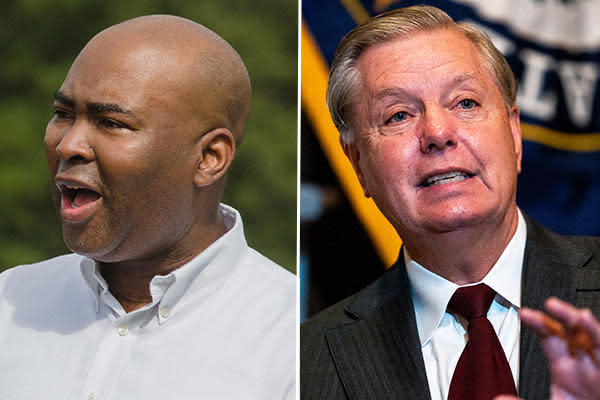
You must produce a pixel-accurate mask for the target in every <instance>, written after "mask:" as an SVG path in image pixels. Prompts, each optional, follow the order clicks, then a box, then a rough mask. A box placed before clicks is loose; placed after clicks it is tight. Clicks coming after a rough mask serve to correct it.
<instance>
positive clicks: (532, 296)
mask: <svg viewBox="0 0 600 400" xmlns="http://www.w3.org/2000/svg"><path fill="white" fill-rule="evenodd" d="M590 257H591V254H590V253H589V252H587V251H585V250H583V249H581V248H580V247H578V246H576V245H574V244H573V243H571V242H568V241H566V240H565V239H564V238H562V237H561V236H559V235H556V234H554V233H552V232H550V231H548V230H546V229H544V228H542V227H541V226H539V225H537V224H535V223H534V222H532V221H531V220H529V219H527V245H526V247H525V255H524V259H523V274H522V289H521V293H522V295H521V306H522V307H529V308H534V309H543V308H544V301H545V300H546V299H547V298H548V297H551V296H556V297H558V298H560V299H562V300H565V301H568V302H569V303H572V304H576V302H575V300H576V287H577V286H576V283H577V282H575V275H576V272H577V271H576V269H577V268H579V267H580V266H582V265H583V264H584V263H585V262H586V261H587V260H589V258H590ZM520 347H521V349H520V369H519V371H520V372H519V383H520V384H519V395H520V396H521V397H523V398H529V399H535V398H540V399H547V398H549V397H550V396H549V385H550V375H549V372H548V364H547V362H546V358H545V356H544V352H543V349H542V347H541V343H540V341H539V339H538V338H537V337H536V336H535V334H534V333H533V332H532V331H531V330H530V329H527V328H525V327H523V329H521V345H520Z"/></svg>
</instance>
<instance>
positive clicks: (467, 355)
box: [448, 283, 517, 400]
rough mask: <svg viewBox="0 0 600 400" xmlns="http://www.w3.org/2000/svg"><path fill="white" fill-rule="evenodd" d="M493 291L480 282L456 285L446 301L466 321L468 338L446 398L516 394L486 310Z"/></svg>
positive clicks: (465, 399) (470, 399)
mask: <svg viewBox="0 0 600 400" xmlns="http://www.w3.org/2000/svg"><path fill="white" fill-rule="evenodd" d="M495 296H496V292H495V291H494V290H493V289H490V288H489V287H488V286H486V285H484V284H483V283H481V284H479V285H476V286H467V287H463V288H459V289H458V290H457V291H456V292H455V293H454V295H453V296H452V298H451V299H450V303H449V304H448V309H449V310H450V311H452V312H453V313H456V314H459V315H461V316H463V317H464V318H465V319H466V320H467V321H468V323H469V324H468V326H467V333H468V335H469V340H468V342H467V345H466V346H465V349H464V350H463V352H462V354H461V355H460V358H459V359H458V364H456V369H455V370H454V375H452V381H451V382H450V390H449V392H448V400H492V399H493V398H494V397H495V396H497V395H499V394H512V395H515V396H516V395H517V391H516V389H515V383H514V381H513V377H512V374H511V372H510V365H509V364H508V360H507V359H506V355H505V354H504V350H502V345H500V341H499V340H498V336H497V335H496V332H494V327H493V326H492V324H491V323H490V321H489V320H488V319H487V316H486V315H487V312H488V310H489V308H490V305H491V304H492V301H493V300H494V297H495Z"/></svg>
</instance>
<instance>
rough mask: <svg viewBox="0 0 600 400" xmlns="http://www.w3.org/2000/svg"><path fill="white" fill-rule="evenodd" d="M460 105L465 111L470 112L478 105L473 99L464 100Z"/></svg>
mask: <svg viewBox="0 0 600 400" xmlns="http://www.w3.org/2000/svg"><path fill="white" fill-rule="evenodd" d="M458 105H459V106H460V107H461V108H462V109H464V110H470V109H471V108H473V107H475V106H476V105H477V103H476V102H475V100H472V99H464V100H461V101H460V102H459V103H458Z"/></svg>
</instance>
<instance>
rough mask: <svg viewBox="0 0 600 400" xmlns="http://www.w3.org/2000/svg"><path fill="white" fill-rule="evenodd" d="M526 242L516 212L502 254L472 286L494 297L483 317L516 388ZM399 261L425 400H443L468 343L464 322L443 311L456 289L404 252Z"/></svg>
mask: <svg viewBox="0 0 600 400" xmlns="http://www.w3.org/2000/svg"><path fill="white" fill-rule="evenodd" d="M526 238H527V228H526V226H525V220H524V219H523V215H522V214H521V212H520V211H519V222H518V226H517V230H516V232H515V234H514V235H513V237H512V238H511V240H510V242H509V243H508V245H507V246H506V248H505V249H504V252H503V253H502V254H501V255H500V258H499V259H498V261H497V262H496V264H494V266H493V267H492V269H491V270H490V272H489V273H488V274H487V275H486V276H485V278H483V279H482V280H481V282H477V283H473V284H472V285H476V284H478V283H485V284H486V285H487V286H489V287H491V288H492V289H494V290H495V291H496V293H497V295H496V297H495V298H494V301H493V302H492V305H491V306H490V310H489V311H488V314H487V318H488V319H489V321H490V322H491V324H492V326H493V327H494V330H495V331H496V334H497V335H498V339H499V340H500V344H501V345H502V348H503V350H504V354H505V355H506V358H507V359H508V363H509V365H510V369H511V372H512V375H513V378H514V380H515V385H516V386H517V388H518V377H519V333H520V329H521V328H520V321H519V315H518V311H519V308H520V307H521V270H522V267H523V254H524V252H525V240H526ZM404 257H405V260H406V269H407V273H408V277H409V280H410V283H411V294H412V299H413V303H414V308H415V316H416V320H417V329H418V332H419V339H420V341H421V350H422V352H423V359H424V361H425V370H426V372H427V381H428V383H429V390H430V392H431V398H432V400H444V399H447V398H448V390H449V388H450V382H451V380H452V374H453V373H454V368H455V367H456V364H457V363H458V359H459V358H460V355H461V353H462V351H463V349H464V348H465V345H466V343H467V340H468V336H467V334H466V326H467V321H466V320H465V319H464V318H463V317H461V316H459V315H456V314H451V313H450V312H448V311H447V310H446V308H447V306H448V302H449V301H450V298H451V297H452V295H453V294H454V292H455V291H456V289H457V288H458V287H459V286H458V285H456V284H454V283H452V282H450V281H448V280H446V279H445V278H442V277H441V276H439V275H437V274H434V273H433V272H431V271H429V270H428V269H426V268H424V267H423V266H421V265H419V264H418V263H417V262H415V261H414V260H412V259H411V258H410V255H409V254H408V252H406V250H405V251H404ZM465 286H471V285H465Z"/></svg>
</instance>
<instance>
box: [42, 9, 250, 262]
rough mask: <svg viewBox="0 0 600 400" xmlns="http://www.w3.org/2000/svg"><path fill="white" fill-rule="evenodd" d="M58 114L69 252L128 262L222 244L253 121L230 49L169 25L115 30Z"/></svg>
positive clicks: (83, 66)
mask: <svg viewBox="0 0 600 400" xmlns="http://www.w3.org/2000/svg"><path fill="white" fill-rule="evenodd" d="M54 108H55V116H54V118H53V119H52V120H51V121H50V122H49V123H48V127H47V129H46V137H45V140H44V144H45V148H46V157H47V160H48V167H49V169H50V173H51V176H52V177H53V181H54V182H53V183H54V185H53V186H54V188H55V192H54V197H55V203H56V207H57V209H58V210H59V213H60V216H61V220H62V224H63V235H64V238H65V242H66V243H67V246H69V248H70V249H71V250H73V251H74V252H77V253H80V254H84V255H87V256H89V257H92V258H94V259H95V260H97V261H102V262H119V261H123V260H128V259H129V260H131V259H140V258H144V257H146V258H147V257H155V256H157V255H158V254H162V253H164V252H165V251H168V250H169V249H177V251H178V252H183V253H185V252H187V253H189V254H195V253H197V251H198V250H199V248H202V246H203V245H208V243H210V242H211V240H214V239H215V238H216V235H217V233H216V232H217V230H218V229H217V227H219V226H220V225H219V223H218V221H219V220H220V218H219V212H218V207H219V202H220V199H221V196H222V193H223V190H224V187H225V182H226V173H227V170H228V169H229V167H230V165H231V162H232V160H233V158H234V155H235V151H236V145H238V144H239V143H240V142H241V140H242V138H243V136H244V129H245V125H246V122H247V120H248V114H249V112H250V82H249V78H248V73H247V71H246V68H245V67H244V64H243V62H242V60H241V59H240V57H239V55H238V54H237V53H236V52H235V50H234V49H233V48H232V47H231V46H230V45H229V44H228V43H227V42H225V40H223V39H222V38H220V37H219V36H218V35H216V34H215V33H213V32H212V31H210V30H209V29H207V28H205V27H203V26H202V25H199V24H197V23H195V22H192V21H189V20H186V19H183V18H179V17H173V16H165V15H156V16H147V17H140V18H135V19H132V20H129V21H125V22H123V23H121V24H118V25H115V26H112V27H110V28H108V29H105V30H104V31H102V32H100V33H99V34H98V35H96V36H95V37H94V38H92V40H90V42H89V43H88V44H87V45H86V46H85V47H84V49H83V50H82V51H81V53H79V55H78V56H77V58H76V60H75V62H74V63H73V65H72V66H71V69H70V70H69V72H68V74H67V76H66V78H65V81H64V82H63V84H62V85H61V87H60V89H59V90H58V92H57V93H56V95H55V99H54ZM219 229H221V228H219ZM221 233H222V232H221Z"/></svg>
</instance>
